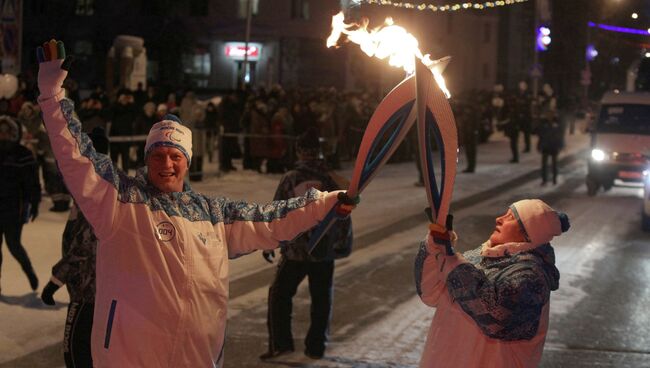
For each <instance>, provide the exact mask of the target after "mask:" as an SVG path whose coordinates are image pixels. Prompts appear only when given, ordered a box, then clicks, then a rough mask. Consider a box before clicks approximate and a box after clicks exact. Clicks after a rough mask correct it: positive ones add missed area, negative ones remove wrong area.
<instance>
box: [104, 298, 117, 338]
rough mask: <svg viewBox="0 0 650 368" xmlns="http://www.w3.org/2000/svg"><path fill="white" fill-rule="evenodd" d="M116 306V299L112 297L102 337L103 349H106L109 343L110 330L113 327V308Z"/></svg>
mask: <svg viewBox="0 0 650 368" xmlns="http://www.w3.org/2000/svg"><path fill="white" fill-rule="evenodd" d="M116 307H117V300H115V299H113V301H112V302H111V309H110V311H109V312H108V323H107V324H106V335H105V337H104V349H108V345H109V344H110V343H111V331H112V329H113V318H114V317H115V308H116Z"/></svg>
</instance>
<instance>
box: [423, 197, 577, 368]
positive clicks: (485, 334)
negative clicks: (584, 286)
mask: <svg viewBox="0 0 650 368" xmlns="http://www.w3.org/2000/svg"><path fill="white" fill-rule="evenodd" d="M568 229H569V219H568V217H567V216H566V215H565V214H564V213H558V212H555V211H554V210H553V209H552V208H551V207H549V206H548V205H547V204H546V203H544V202H542V201H541V200H539V199H526V200H521V201H518V202H515V203H513V204H512V205H511V206H510V207H509V208H508V211H507V212H506V213H505V214H504V215H503V216H500V217H498V218H497V219H496V227H495V229H494V232H493V233H492V235H491V236H490V238H489V239H488V240H487V241H486V242H485V243H483V245H482V246H481V247H479V248H477V249H475V250H473V251H469V252H465V253H464V254H463V255H460V254H453V255H448V253H447V252H446V247H447V246H449V245H451V243H453V242H454V241H455V239H456V235H455V233H453V232H445V231H443V232H437V231H431V232H430V233H429V235H428V236H427V239H426V240H425V241H424V242H423V243H422V245H421V247H420V252H419V253H418V256H417V258H416V262H415V278H416V288H417V291H418V294H419V295H420V297H421V298H422V301H423V302H424V303H425V304H427V305H429V306H432V307H436V314H435V316H434V317H433V321H432V323H431V328H430V329H429V334H428V336H427V341H426V344H425V346H424V351H423V353H422V360H421V361H420V367H437V368H438V367H439V368H457V367H463V368H515V367H517V368H524V367H526V368H533V367H537V365H538V364H539V361H540V360H541V357H542V350H543V348H544V340H545V338H546V331H547V329H548V317H549V300H550V294H551V291H552V290H556V289H557V288H558V283H559V278H560V273H559V271H558V270H557V268H556V267H555V264H554V263H555V255H554V252H553V248H552V247H551V245H550V243H549V242H550V241H551V239H552V238H553V237H554V236H557V235H560V234H562V233H563V232H565V231H567V230H568Z"/></svg>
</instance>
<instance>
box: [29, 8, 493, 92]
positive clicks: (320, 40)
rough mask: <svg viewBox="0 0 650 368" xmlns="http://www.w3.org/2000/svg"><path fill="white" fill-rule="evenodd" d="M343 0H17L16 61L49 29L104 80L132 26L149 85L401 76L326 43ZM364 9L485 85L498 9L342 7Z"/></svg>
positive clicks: (85, 71)
mask: <svg viewBox="0 0 650 368" xmlns="http://www.w3.org/2000/svg"><path fill="white" fill-rule="evenodd" d="M342 3H344V4H343V5H345V3H347V1H346V0H320V1H316V0H274V1H269V0H188V1H173V0H157V1H145V0H75V1H64V0H24V3H23V9H24V21H23V24H24V30H23V53H22V56H23V57H22V68H23V71H25V72H27V73H35V68H36V66H35V64H36V61H35V56H34V52H33V50H34V48H35V47H36V46H37V45H38V44H39V43H42V42H43V41H45V40H47V39H49V38H52V37H56V38H58V39H62V40H63V41H64V42H65V43H66V46H67V48H68V49H69V50H71V51H72V52H73V53H74V54H75V56H76V58H77V61H76V66H75V68H74V69H73V72H72V73H73V74H72V77H73V78H75V79H76V80H77V81H78V82H79V83H80V85H81V87H82V88H91V87H92V86H93V85H94V84H106V80H107V70H106V69H107V67H106V59H107V56H108V54H109V52H110V49H111V46H112V45H113V42H114V40H115V38H116V37H117V36H119V35H132V36H136V37H141V38H142V39H144V47H145V48H146V50H147V58H148V62H147V79H148V80H149V81H150V82H151V83H154V84H156V85H174V86H182V87H194V88H203V89H208V90H228V89H233V88H237V87H238V85H240V84H241V80H242V79H243V78H246V81H247V82H248V83H250V84H251V85H253V86H271V85H273V84H276V83H278V84H281V85H283V86H288V87H297V86H299V87H315V86H325V87H329V86H333V87H336V88H338V89H346V88H349V89H354V88H366V89H374V90H377V91H382V92H385V91H386V90H387V89H389V88H391V87H392V86H394V85H395V84H396V83H397V82H398V81H399V80H401V79H402V78H404V72H403V71H400V70H397V69H393V68H390V67H389V66H387V65H386V63H385V62H384V61H381V60H378V59H376V58H369V57H368V56H366V55H365V54H363V53H362V52H361V51H360V50H359V48H358V46H355V45H348V44H344V45H343V46H342V47H339V48H330V49H328V48H326V47H325V39H326V38H327V36H328V35H329V33H330V27H331V17H332V16H333V15H334V14H336V13H337V12H338V11H339V10H340V9H341V7H342ZM249 5H250V12H251V14H252V16H251V18H250V19H251V21H250V28H249V29H250V31H249V33H248V34H249V37H248V40H249V43H248V49H247V48H246V35H247V14H248V10H249ZM362 16H365V17H368V18H369V19H370V24H371V26H373V27H374V26H378V25H381V23H382V22H383V20H384V18H385V17H387V16H392V17H393V19H394V21H395V23H396V24H397V25H402V26H404V27H405V28H407V30H408V31H409V32H411V33H413V34H414V35H415V36H416V37H417V38H418V40H420V45H421V50H422V51H423V52H424V53H430V54H431V57H432V58H439V57H443V56H446V55H450V56H452V62H451V64H450V65H449V67H448V68H447V70H446V71H445V73H444V75H445V77H446V79H447V82H448V85H449V87H450V89H451V90H452V92H460V91H463V90H467V89H489V88H491V86H492V85H494V83H495V82H496V81H497V60H498V57H497V56H498V35H499V32H498V13H497V12H496V11H476V12H474V11H459V12H454V13H443V12H439V13H432V12H425V11H417V10H408V9H395V8H393V7H387V6H378V5H363V6H361V7H357V8H353V9H352V10H351V11H349V12H348V18H349V19H359V18H360V17H362ZM245 54H247V55H248V56H247V57H245V56H244V55H245ZM245 58H246V59H247V60H244V59H245ZM109 74H110V73H109ZM111 77H113V78H114V76H113V75H109V76H108V78H111Z"/></svg>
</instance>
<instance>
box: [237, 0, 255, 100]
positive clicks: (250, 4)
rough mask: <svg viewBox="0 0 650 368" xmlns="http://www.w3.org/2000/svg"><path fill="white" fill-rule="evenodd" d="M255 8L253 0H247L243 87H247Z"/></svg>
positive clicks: (242, 73) (242, 74)
mask: <svg viewBox="0 0 650 368" xmlns="http://www.w3.org/2000/svg"><path fill="white" fill-rule="evenodd" d="M252 10H253V0H248V1H247V2H246V36H245V40H244V64H243V65H242V72H241V76H240V78H241V89H243V90H244V89H246V75H247V74H248V43H249V42H250V38H251V15H252Z"/></svg>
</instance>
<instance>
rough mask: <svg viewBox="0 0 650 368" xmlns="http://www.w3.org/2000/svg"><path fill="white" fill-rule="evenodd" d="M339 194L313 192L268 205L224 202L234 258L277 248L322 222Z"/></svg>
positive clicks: (227, 233)
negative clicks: (259, 250) (283, 242)
mask: <svg viewBox="0 0 650 368" xmlns="http://www.w3.org/2000/svg"><path fill="white" fill-rule="evenodd" d="M338 193H339V191H336V192H319V191H317V190H315V189H310V190H309V191H308V192H307V193H306V194H305V195H304V196H302V197H297V198H291V199H288V200H281V201H274V202H271V203H270V204H266V205H257V204H248V203H245V202H231V201H224V202H223V203H222V212H223V215H224V223H225V226H226V241H227V243H228V254H229V256H230V258H235V257H237V256H240V255H243V254H247V253H250V252H252V251H254V250H257V249H274V248H277V247H278V244H279V242H281V241H284V240H292V239H294V238H295V237H296V236H298V235H299V234H301V233H303V232H305V231H307V230H309V229H311V228H312V227H314V226H316V224H318V222H319V221H321V220H322V219H323V218H324V217H325V215H326V214H327V213H328V212H329V210H330V209H332V207H333V206H334V205H335V204H336V203H337V195H338Z"/></svg>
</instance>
